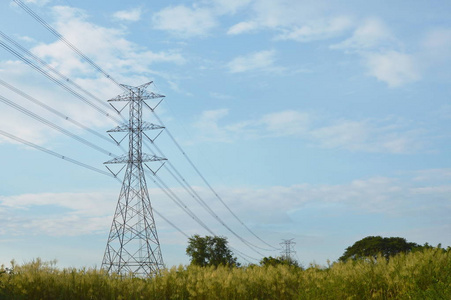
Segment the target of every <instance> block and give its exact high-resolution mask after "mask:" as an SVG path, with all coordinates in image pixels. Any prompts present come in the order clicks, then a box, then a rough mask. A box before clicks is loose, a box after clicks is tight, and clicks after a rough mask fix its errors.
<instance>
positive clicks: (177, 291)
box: [0, 249, 451, 300]
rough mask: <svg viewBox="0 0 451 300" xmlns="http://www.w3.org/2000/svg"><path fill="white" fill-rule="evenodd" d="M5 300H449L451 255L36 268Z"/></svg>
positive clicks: (2, 278) (7, 288) (25, 272)
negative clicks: (130, 270)
mask: <svg viewBox="0 0 451 300" xmlns="http://www.w3.org/2000/svg"><path fill="white" fill-rule="evenodd" d="M0 299H33V300H35V299H45V300H50V299H221V300H222V299H280V300H282V299H451V251H444V250H442V249H427V250H424V251H421V252H415V253H409V254H399V255H397V256H395V257H392V258H391V259H390V260H389V261H387V260H385V259H384V258H382V257H379V258H377V259H366V260H358V261H347V262H345V263H342V262H338V263H334V264H332V265H331V266H328V267H320V266H310V267H309V268H307V269H301V268H296V267H290V266H285V265H279V266H275V267H274V266H269V267H260V266H248V267H242V268H228V267H218V268H214V267H206V268H201V267H196V266H179V267H173V268H171V269H167V270H163V271H162V272H161V273H160V274H159V275H157V276H155V277H153V278H149V279H140V278H132V277H125V278H124V277H123V278H121V277H119V276H115V275H111V276H110V275H107V274H105V273H104V272H102V271H101V270H98V269H62V270H60V269H58V268H56V266H55V264H54V263H45V262H42V261H41V260H39V259H38V260H35V261H33V262H31V263H26V264H23V265H14V266H13V270H12V272H8V271H7V270H5V269H4V268H3V269H2V270H1V274H0Z"/></svg>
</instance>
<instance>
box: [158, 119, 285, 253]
mask: <svg viewBox="0 0 451 300" xmlns="http://www.w3.org/2000/svg"><path fill="white" fill-rule="evenodd" d="M152 113H153V114H154V116H155V117H156V119H157V120H158V122H160V124H161V125H162V126H163V127H165V131H166V133H167V134H168V136H169V137H170V139H171V140H172V142H173V143H174V144H175V145H176V147H177V148H178V149H179V151H180V152H181V153H182V154H183V156H184V157H185V159H186V160H187V161H188V163H189V164H190V165H191V167H192V168H193V169H194V170H195V172H196V173H197V174H198V175H199V177H200V178H201V179H202V180H203V182H204V183H205V184H206V185H207V186H208V188H209V189H210V191H211V192H212V193H213V194H214V195H215V196H216V198H217V199H218V200H219V201H220V202H221V203H222V204H223V205H224V207H225V208H226V209H227V210H228V211H229V212H230V213H231V214H232V216H234V217H235V219H236V220H237V221H238V222H239V223H240V224H241V225H242V226H244V227H245V228H246V229H247V230H248V231H249V232H250V233H251V234H252V235H253V236H254V237H256V238H257V239H258V240H259V241H261V242H263V243H264V244H266V245H267V246H269V247H271V248H273V249H274V250H279V249H278V248H276V247H274V246H272V245H270V244H269V243H267V242H265V241H264V240H263V239H261V238H260V237H259V236H258V235H257V234H255V233H254V232H253V231H252V230H251V229H250V228H249V227H248V226H247V225H246V224H244V222H243V221H241V219H240V218H239V217H238V216H237V215H236V214H235V213H234V212H233V211H232V210H231V208H230V207H229V206H228V205H227V204H226V203H225V202H224V200H223V199H222V198H221V197H220V196H219V194H218V193H217V192H216V191H215V190H214V189H213V187H212V186H211V184H210V183H209V182H208V181H207V179H206V178H205V176H203V175H202V173H200V171H199V169H198V168H197V167H196V166H195V165H194V163H193V162H192V160H191V159H190V158H189V157H188V155H187V154H186V152H185V151H184V150H183V149H182V147H181V146H180V144H179V143H178V142H177V141H176V140H175V138H174V136H173V135H172V134H171V132H170V131H169V130H168V129H167V127H166V126H165V125H164V123H163V121H162V120H161V118H160V117H158V115H157V114H156V113H155V111H153V110H152ZM154 146H155V145H154ZM155 147H156V146H155ZM157 149H158V148H157Z"/></svg>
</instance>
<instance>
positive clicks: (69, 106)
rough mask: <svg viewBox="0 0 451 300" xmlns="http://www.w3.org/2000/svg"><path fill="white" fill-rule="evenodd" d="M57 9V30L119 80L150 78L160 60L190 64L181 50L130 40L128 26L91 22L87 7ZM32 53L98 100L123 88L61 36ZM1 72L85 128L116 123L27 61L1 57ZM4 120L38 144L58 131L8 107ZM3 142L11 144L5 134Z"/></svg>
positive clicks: (3, 112)
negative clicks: (148, 46)
mask: <svg viewBox="0 0 451 300" xmlns="http://www.w3.org/2000/svg"><path fill="white" fill-rule="evenodd" d="M52 12H53V14H54V16H55V18H56V19H55V22H54V23H55V25H54V27H55V29H56V30H58V31H59V32H60V33H61V34H62V35H63V36H64V37H65V38H66V39H67V40H68V41H70V42H71V43H72V44H74V45H75V46H76V47H77V48H79V49H80V50H81V51H82V52H83V53H84V54H85V55H86V56H88V57H89V58H90V59H91V60H93V61H95V62H96V64H98V65H100V66H102V68H103V69H104V70H106V71H107V72H108V73H110V74H114V77H115V79H116V80H118V81H120V82H123V83H126V84H128V83H129V81H134V80H136V82H145V80H146V81H148V80H149V75H150V74H154V73H155V71H154V70H153V69H152V65H153V64H155V63H173V64H183V63H184V62H185V59H184V58H183V56H182V55H181V54H180V53H179V52H177V51H172V50H168V51H160V52H153V51H149V50H146V49H143V48H142V47H140V46H138V45H136V44H134V43H132V42H130V41H129V40H127V39H126V37H125V35H126V32H124V31H123V30H120V29H116V28H107V27H102V26H98V25H96V24H93V23H91V22H89V21H88V20H87V19H88V16H87V15H86V13H85V12H84V11H83V10H79V9H74V8H70V7H63V6H56V7H53V8H52ZM30 51H31V52H32V53H34V54H35V55H36V56H38V57H40V58H41V59H43V60H45V61H46V62H48V63H49V64H50V65H51V66H52V67H53V68H55V69H57V70H58V71H59V72H61V73H63V74H64V75H66V76H68V77H70V79H71V80H73V81H74V82H76V83H77V84H79V85H80V86H82V87H83V88H85V89H86V90H89V91H91V92H92V93H93V94H95V95H96V96H97V97H98V98H99V99H103V100H105V101H106V100H107V99H109V98H112V97H114V96H116V95H117V94H119V93H120V92H121V90H120V89H119V88H118V87H116V86H115V85H114V84H113V83H112V82H111V81H110V80H109V79H107V78H104V77H103V76H102V75H101V74H99V73H98V72H97V71H96V70H95V69H94V68H92V67H91V66H90V65H89V64H88V63H87V62H86V61H84V60H83V59H81V58H80V57H79V56H77V55H76V54H74V53H73V51H71V50H70V49H69V48H68V47H67V46H66V45H65V44H64V43H63V42H61V41H59V40H57V41H54V42H50V43H40V44H38V45H36V46H35V47H33V48H31V49H30ZM0 74H7V76H4V78H6V80H7V82H8V83H10V84H12V85H14V86H16V87H17V88H19V89H21V90H23V91H25V92H26V93H28V94H30V95H32V96H33V97H35V98H36V99H38V100H40V101H42V102H44V103H45V104H47V105H50V106H52V107H53V108H55V109H57V110H59V111H60V112H62V113H63V114H66V115H67V116H68V117H70V118H72V119H75V120H77V121H78V122H81V123H83V124H84V125H85V126H88V127H92V129H94V130H96V129H98V128H100V127H105V126H107V127H110V126H112V121H111V120H109V119H108V118H107V117H106V116H105V115H99V113H98V112H96V111H95V110H93V109H89V108H87V106H86V104H84V103H83V102H82V101H80V100H79V99H76V98H74V97H73V96H71V95H68V93H66V92H64V91H63V90H62V89H60V88H59V87H57V86H56V85H52V83H51V82H50V81H49V80H47V79H46V78H44V76H42V75H40V74H38V73H37V72H35V71H31V69H30V68H29V67H28V66H26V65H25V64H24V63H21V62H19V61H11V60H10V61H0ZM0 91H1V93H2V95H4V96H7V97H8V98H9V99H11V100H13V101H15V102H17V103H18V104H20V105H23V106H25V107H28V106H30V103H29V102H27V101H25V100H23V99H21V98H20V97H18V96H17V95H14V94H12V93H10V92H9V91H8V90H6V89H4V88H3V87H0ZM88 98H89V97H88ZM61 99H64V100H65V101H61ZM90 100H92V99H90ZM93 102H94V103H96V102H95V101H93ZM108 109H109V108H107V110H108ZM32 110H33V111H35V112H37V113H41V115H42V116H44V117H45V118H48V119H50V120H51V121H53V122H55V123H56V124H65V126H66V127H65V128H67V125H68V122H67V121H65V120H62V119H60V118H58V117H55V116H54V115H52V114H49V113H48V112H44V113H42V112H43V110H42V109H40V108H33V109H32ZM0 120H1V121H0V123H1V124H0V125H1V126H2V128H3V129H4V130H5V131H8V132H10V133H12V134H14V135H17V136H19V137H22V138H23V139H25V140H28V141H31V142H33V143H37V144H43V143H46V142H47V141H49V140H51V139H52V138H53V137H55V136H57V135H58V134H59V133H56V132H55V131H53V130H52V129H50V128H49V127H46V126H44V125H43V124H41V123H37V122H36V121H34V120H31V119H29V118H27V117H26V116H24V115H21V114H19V113H18V112H14V111H12V110H11V109H9V108H6V109H2V110H0ZM2 141H5V142H6V141H7V142H11V141H10V140H8V139H4V138H2Z"/></svg>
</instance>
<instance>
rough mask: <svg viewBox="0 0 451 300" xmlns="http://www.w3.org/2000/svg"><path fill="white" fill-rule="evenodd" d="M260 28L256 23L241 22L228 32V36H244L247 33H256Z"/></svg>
mask: <svg viewBox="0 0 451 300" xmlns="http://www.w3.org/2000/svg"><path fill="white" fill-rule="evenodd" d="M257 28H258V24H257V23H256V22H252V21H247V22H240V23H237V24H235V25H233V26H232V27H230V28H229V30H228V31H227V34H230V35H236V34H242V33H246V32H251V31H254V30H256V29H257Z"/></svg>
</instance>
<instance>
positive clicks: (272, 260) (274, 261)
mask: <svg viewBox="0 0 451 300" xmlns="http://www.w3.org/2000/svg"><path fill="white" fill-rule="evenodd" d="M260 265H261V266H264V267H267V266H277V265H286V266H295V267H299V263H298V262H297V261H296V260H293V259H291V258H285V257H272V256H269V257H263V258H262V260H260Z"/></svg>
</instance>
